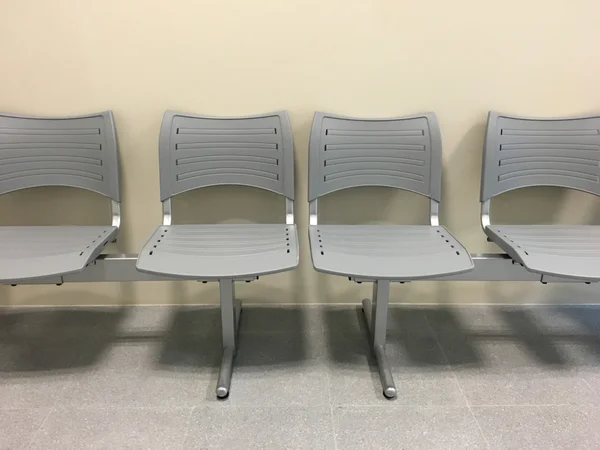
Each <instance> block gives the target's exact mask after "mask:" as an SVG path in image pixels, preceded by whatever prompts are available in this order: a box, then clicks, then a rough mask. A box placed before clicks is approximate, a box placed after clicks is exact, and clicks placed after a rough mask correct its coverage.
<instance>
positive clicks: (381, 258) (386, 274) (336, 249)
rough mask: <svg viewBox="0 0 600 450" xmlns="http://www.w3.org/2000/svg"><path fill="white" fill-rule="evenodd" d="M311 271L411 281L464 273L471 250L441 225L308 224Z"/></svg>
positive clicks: (468, 268) (471, 262) (467, 269)
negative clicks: (312, 269)
mask: <svg viewBox="0 0 600 450" xmlns="http://www.w3.org/2000/svg"><path fill="white" fill-rule="evenodd" d="M309 235H310V244H311V253H312V259H313V265H314V266H315V269H316V270H318V271H321V272H327V273H332V274H336V275H344V276H352V277H357V278H367V279H384V280H399V281H409V280H418V279H426V278H435V277H440V276H444V275H450V274H455V273H462V272H468V271H469V270H471V269H472V268H473V261H472V260H471V257H470V255H469V252H467V250H465V248H464V247H463V246H462V245H461V244H460V243H459V242H458V241H457V240H456V239H455V238H454V237H453V236H452V235H451V234H450V233H449V232H448V230H446V229H445V228H444V227H432V226H429V225H416V226H415V225H397V226H383V225H311V226H310V230H309Z"/></svg>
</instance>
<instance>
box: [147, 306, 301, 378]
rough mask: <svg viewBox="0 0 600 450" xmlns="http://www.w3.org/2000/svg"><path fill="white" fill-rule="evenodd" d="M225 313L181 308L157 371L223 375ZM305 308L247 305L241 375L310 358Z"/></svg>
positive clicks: (241, 331) (241, 338) (239, 355)
mask: <svg viewBox="0 0 600 450" xmlns="http://www.w3.org/2000/svg"><path fill="white" fill-rule="evenodd" d="M220 320H221V319H220V309H219V308H218V307H180V308H177V309H176V310H175V311H174V313H173V314H172V320H171V323H170V325H169V327H168V330H167V333H166V335H165V336H164V339H163V344H162V348H161V351H160V355H159V357H158V362H157V364H158V366H159V367H160V369H162V370H173V371H196V370H198V369H208V370H209V371H211V372H212V373H218V370H219V367H220V363H221V354H222V340H221V325H220ZM306 320H307V319H306V308H302V307H299V306H297V307H292V306H290V307H281V306H276V307H267V306H244V307H243V308H242V314H241V318H240V326H239V333H238V349H237V353H236V359H235V362H234V365H235V367H236V369H242V370H255V369H256V370H264V368H265V367H266V366H268V367H270V368H273V369H274V370H277V368H289V367H294V366H297V365H301V364H303V363H304V362H306V360H307V358H308V350H307V337H306V335H305V333H304V330H305V329H306Z"/></svg>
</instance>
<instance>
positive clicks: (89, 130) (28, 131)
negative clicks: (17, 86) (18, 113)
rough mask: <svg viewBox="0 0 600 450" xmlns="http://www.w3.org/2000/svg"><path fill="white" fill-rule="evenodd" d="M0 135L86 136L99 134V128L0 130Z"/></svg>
mask: <svg viewBox="0 0 600 450" xmlns="http://www.w3.org/2000/svg"><path fill="white" fill-rule="evenodd" d="M0 134H19V135H28V134H36V135H57V134H59V135H60V134H65V135H87V134H100V128H79V129H77V128H75V129H45V128H0Z"/></svg>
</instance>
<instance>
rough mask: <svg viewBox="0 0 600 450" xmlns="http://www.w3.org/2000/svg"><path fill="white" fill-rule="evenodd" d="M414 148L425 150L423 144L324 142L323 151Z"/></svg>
mask: <svg viewBox="0 0 600 450" xmlns="http://www.w3.org/2000/svg"><path fill="white" fill-rule="evenodd" d="M357 149H362V150H364V151H374V150H416V151H425V146H424V145H420V144H326V145H325V151H337V150H341V151H343V150H357Z"/></svg>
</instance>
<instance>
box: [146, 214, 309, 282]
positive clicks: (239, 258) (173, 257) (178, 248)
mask: <svg viewBox="0 0 600 450" xmlns="http://www.w3.org/2000/svg"><path fill="white" fill-rule="evenodd" d="M297 266H298V237H297V232H296V226H295V225H285V224H264V225H263V224H252V225H249V224H239V225H238V224H235V225H170V226H160V227H158V229H157V230H156V232H155V233H154V234H153V235H152V237H151V238H150V240H149V241H148V243H147V244H146V245H145V246H144V248H143V249H142V251H141V253H140V255H139V257H138V261H137V268H138V270H140V271H142V272H149V273H155V274H160V275H165V276H171V277H180V278H189V279H217V278H236V277H245V276H258V275H266V274H269V273H277V272H283V271H285V270H291V269H294V268H295V267H297Z"/></svg>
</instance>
